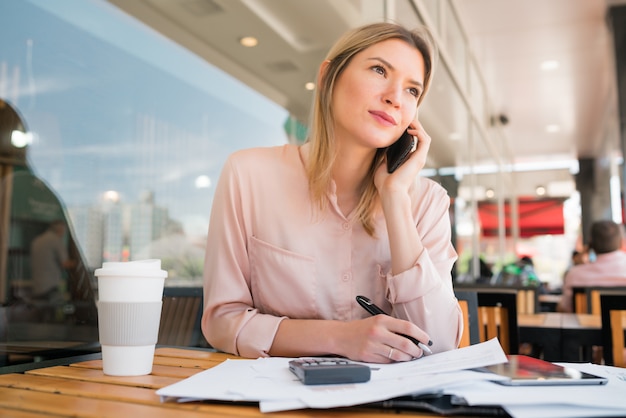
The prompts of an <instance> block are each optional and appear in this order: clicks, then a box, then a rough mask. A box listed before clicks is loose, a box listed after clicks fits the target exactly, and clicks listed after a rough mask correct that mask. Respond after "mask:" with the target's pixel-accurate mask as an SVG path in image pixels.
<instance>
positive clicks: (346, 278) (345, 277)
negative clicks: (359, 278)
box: [341, 273, 351, 282]
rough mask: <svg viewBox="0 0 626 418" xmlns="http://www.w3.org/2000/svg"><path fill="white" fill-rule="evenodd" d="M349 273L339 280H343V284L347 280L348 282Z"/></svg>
mask: <svg viewBox="0 0 626 418" xmlns="http://www.w3.org/2000/svg"><path fill="white" fill-rule="evenodd" d="M350 276H351V275H350V273H346V274H344V275H343V277H342V278H341V280H343V281H344V282H347V281H348V280H350Z"/></svg>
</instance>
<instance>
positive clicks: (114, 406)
mask: <svg viewBox="0 0 626 418" xmlns="http://www.w3.org/2000/svg"><path fill="white" fill-rule="evenodd" d="M0 407H2V408H7V409H15V410H18V411H25V412H36V413H48V414H49V415H55V414H56V415H61V416H68V415H72V416H74V417H81V418H82V417H85V418H91V417H94V418H95V417H107V416H109V417H133V416H135V417H148V416H149V417H151V418H180V415H181V410H180V409H178V408H169V407H163V406H162V405H157V406H152V405H141V404H136V403H127V402H116V401H109V400H102V399H96V398H87V397H78V396H68V395H63V394H58V393H46V392H38V391H32V390H23V389H15V388H6V387H0ZM184 416H185V418H187V417H198V418H201V417H205V418H206V417H215V418H221V417H224V416H229V415H228V414H227V415H224V414H220V412H211V411H194V410H185V412H184ZM230 416H242V415H239V414H235V415H230Z"/></svg>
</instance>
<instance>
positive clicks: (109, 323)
mask: <svg viewBox="0 0 626 418" xmlns="http://www.w3.org/2000/svg"><path fill="white" fill-rule="evenodd" d="M162 305H163V301H156V302H103V301H98V302H97V306H98V331H99V335H100V344H101V345H111V346H142V345H154V344H156V342H157V339H158V337H159V323H160V321H161V307H162Z"/></svg>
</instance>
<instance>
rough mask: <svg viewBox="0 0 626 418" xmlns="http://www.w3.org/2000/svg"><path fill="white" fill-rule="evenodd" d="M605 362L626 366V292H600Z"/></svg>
mask: <svg viewBox="0 0 626 418" xmlns="http://www.w3.org/2000/svg"><path fill="white" fill-rule="evenodd" d="M600 308H601V312H602V343H603V348H602V351H603V356H604V363H605V364H606V365H609V366H618V367H626V359H625V358H624V357H625V354H626V352H625V350H624V348H625V347H624V327H625V326H626V292H620V291H603V292H600Z"/></svg>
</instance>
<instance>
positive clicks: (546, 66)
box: [541, 60, 559, 71]
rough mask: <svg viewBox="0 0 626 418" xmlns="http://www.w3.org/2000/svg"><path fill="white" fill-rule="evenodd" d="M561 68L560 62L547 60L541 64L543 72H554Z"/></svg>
mask: <svg viewBox="0 0 626 418" xmlns="http://www.w3.org/2000/svg"><path fill="white" fill-rule="evenodd" d="M557 68H559V62H558V61H557V60H547V61H544V62H542V63H541V69H542V70H543V71H552V70H556V69H557Z"/></svg>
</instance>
